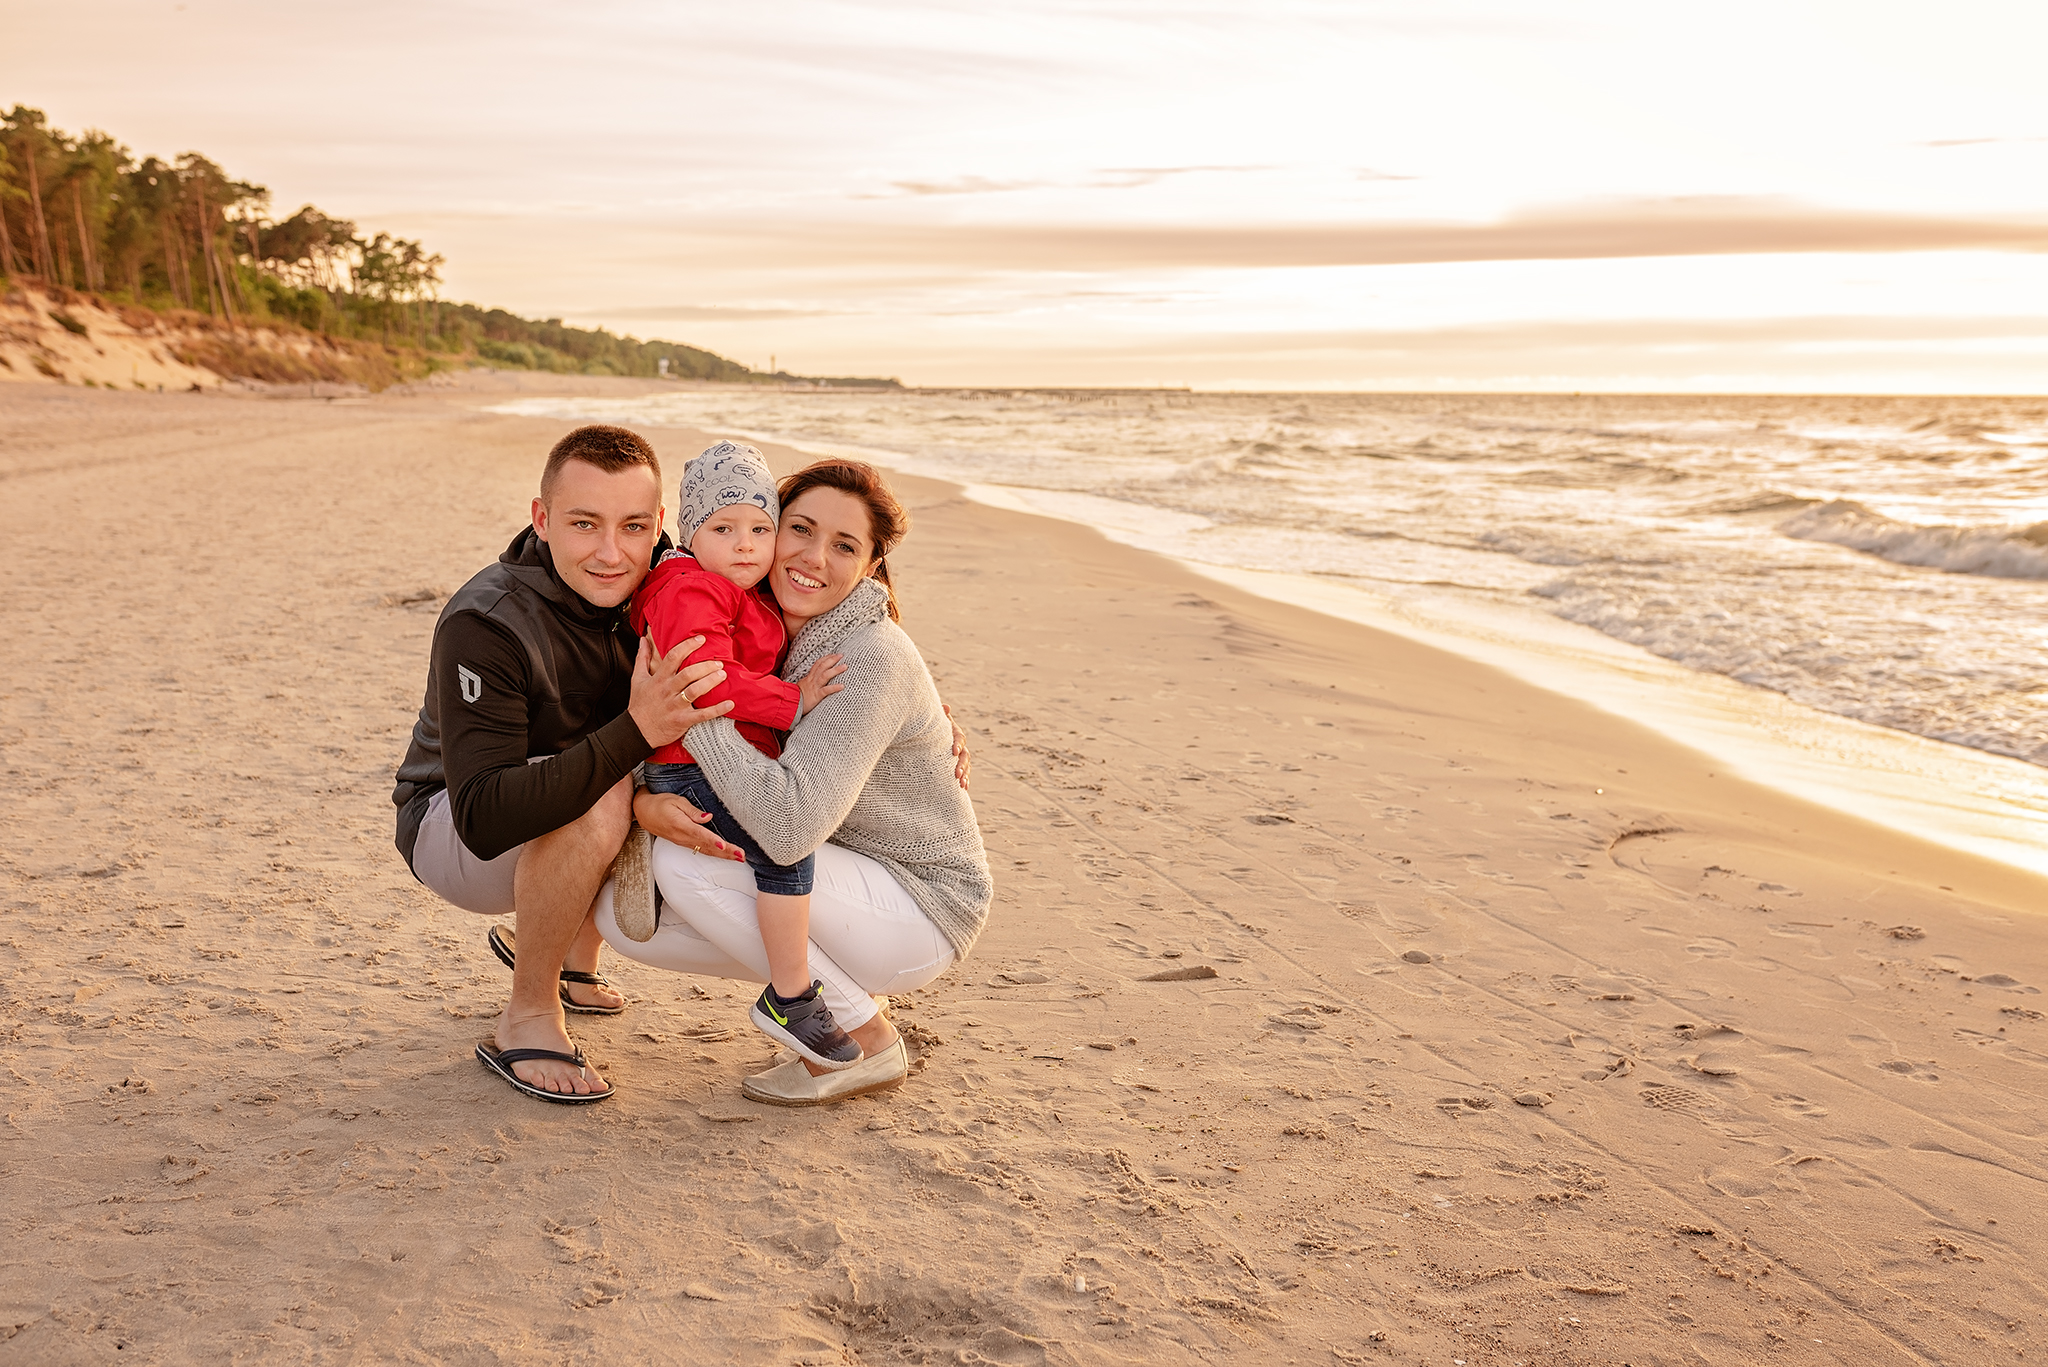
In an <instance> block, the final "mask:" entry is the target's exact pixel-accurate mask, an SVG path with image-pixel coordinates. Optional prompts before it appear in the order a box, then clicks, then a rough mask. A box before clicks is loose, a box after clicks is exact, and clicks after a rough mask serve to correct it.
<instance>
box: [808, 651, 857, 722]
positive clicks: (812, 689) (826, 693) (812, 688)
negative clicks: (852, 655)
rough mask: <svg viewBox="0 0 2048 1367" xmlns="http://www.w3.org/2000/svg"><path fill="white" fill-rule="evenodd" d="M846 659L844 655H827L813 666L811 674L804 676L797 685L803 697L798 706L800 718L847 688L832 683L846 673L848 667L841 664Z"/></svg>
mask: <svg viewBox="0 0 2048 1367" xmlns="http://www.w3.org/2000/svg"><path fill="white" fill-rule="evenodd" d="M845 658H846V657H845V656H843V655H827V656H825V657H824V658H823V659H821V660H819V661H818V662H817V663H816V664H814V665H812V666H811V672H810V673H808V674H806V675H804V677H803V682H802V683H799V684H798V685H797V688H798V690H799V691H800V692H801V693H802V695H803V696H802V697H801V698H800V699H798V701H797V705H796V714H797V715H798V716H799V717H807V716H809V715H810V714H811V709H812V708H814V707H816V706H817V705H818V704H819V703H821V702H823V701H824V700H825V699H827V698H829V697H831V696H832V695H833V694H834V693H837V692H838V691H839V690H840V689H842V688H844V687H845V686H846V685H844V684H836V683H833V682H832V681H833V680H834V679H836V678H838V677H839V676H840V675H841V674H844V673H845V672H846V666H845V665H843V664H841V663H840V661H841V660H843V659H845Z"/></svg>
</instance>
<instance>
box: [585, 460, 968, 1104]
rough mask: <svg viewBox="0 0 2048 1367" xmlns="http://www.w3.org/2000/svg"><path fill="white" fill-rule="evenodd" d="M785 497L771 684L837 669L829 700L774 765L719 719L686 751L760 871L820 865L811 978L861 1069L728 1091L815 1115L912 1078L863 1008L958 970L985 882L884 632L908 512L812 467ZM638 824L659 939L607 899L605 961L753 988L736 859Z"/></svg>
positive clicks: (748, 922)
mask: <svg viewBox="0 0 2048 1367" xmlns="http://www.w3.org/2000/svg"><path fill="white" fill-rule="evenodd" d="M779 492H780V495H781V500H782V521H781V524H780V526H779V528H778V530H777V533H776V540H775V559H774V565H773V568H772V569H771V570H770V571H769V584H770V586H771V588H772V590H773V592H774V595H775V601H776V604H777V605H778V606H779V607H780V608H781V609H782V616H783V623H784V625H785V626H786V627H787V628H788V630H789V634H790V638H791V646H790V650H789V656H788V658H787V660H786V661H785V662H784V664H783V676H784V677H785V678H789V677H801V676H802V675H803V674H804V673H805V672H806V671H808V670H809V669H810V668H811V666H812V665H813V664H814V663H817V662H818V661H820V660H824V659H828V657H831V656H838V657H840V658H841V659H842V661H843V665H844V670H845V672H844V673H843V674H842V675H840V676H839V680H838V681H839V683H840V685H841V686H842V691H841V692H839V693H838V694H837V695H836V696H834V697H831V698H828V699H826V700H825V701H823V702H821V703H820V704H819V705H818V706H817V707H816V708H815V709H814V710H813V711H812V712H810V713H809V714H807V715H806V716H805V717H804V719H803V720H802V722H800V723H799V724H798V726H797V728H796V729H795V730H794V731H792V732H791V733H790V737H789V742H788V744H787V745H786V746H785V747H784V749H783V752H782V756H781V758H780V759H770V758H768V757H767V756H766V755H763V754H762V753H761V752H760V751H759V750H757V749H755V748H754V747H753V746H752V745H751V744H749V743H748V742H747V741H746V740H745V739H744V738H743V737H741V736H740V735H739V733H738V732H737V730H735V729H734V727H733V725H732V723H731V722H729V721H726V720H724V719H723V718H720V719H718V720H715V721H709V722H703V723H700V724H699V725H697V726H695V727H693V728H691V730H690V731H689V733H688V734H687V735H685V736H684V738H683V743H684V745H685V746H687V747H688V749H689V752H690V754H691V755H692V756H693V757H695V758H696V760H697V762H698V764H699V766H700V767H701V768H702V769H703V771H704V775H705V777H706V779H708V780H709V782H710V783H711V786H712V787H713V788H714V789H715V790H716V791H717V793H718V796H719V797H720V798H721V799H723V800H724V802H725V804H726V806H727V807H728V808H729V809H730V810H731V811H732V814H733V815H734V816H735V817H737V818H738V819H739V822H740V824H741V825H743V826H745V827H746V828H747V830H748V831H749V832H750V833H751V834H752V835H753V836H754V838H755V839H756V840H757V841H758V842H759V843H760V845H761V847H762V849H763V850H764V851H765V852H766V853H767V854H768V855H769V857H770V858H772V859H774V860H776V861H777V862H783V863H789V862H794V861H795V860H797V859H800V858H802V857H803V856H804V855H806V854H809V853H811V852H812V851H814V850H815V851H816V853H817V866H816V872H815V879H816V881H815V885H814V888H813V891H812V895H811V973H812V976H813V977H815V978H816V979H817V980H818V981H819V983H820V984H821V986H820V993H821V995H822V996H823V997H824V999H825V1002H826V1004H827V1005H829V1006H830V1007H831V1008H832V1014H833V1016H834V1018H835V1019H837V1020H838V1022H839V1024H840V1027H841V1028H842V1029H844V1030H845V1031H846V1032H847V1033H848V1034H849V1035H851V1036H853V1038H854V1039H855V1040H856V1041H858V1042H859V1044H860V1045H861V1048H862V1050H863V1052H864V1054H865V1057H864V1058H863V1059H862V1060H861V1061H860V1062H859V1063H857V1064H855V1065H854V1066H853V1067H851V1068H847V1069H844V1070H842V1071H839V1072H829V1073H828V1072H823V1071H822V1070H819V1069H815V1068H813V1067H812V1065H810V1064H809V1063H807V1062H806V1061H805V1060H803V1059H794V1060H791V1061H790V1062H788V1063H783V1064H780V1065H778V1066H777V1067H774V1068H771V1069H769V1070H768V1071H767V1072H764V1073H759V1074H756V1075H755V1076H753V1077H750V1078H748V1079H747V1080H746V1083H745V1084H744V1086H743V1087H742V1088H741V1091H742V1092H743V1094H744V1095H746V1096H747V1097H749V1098H751V1099H753V1100H755V1101H764V1102H768V1103H770V1104H774V1105H782V1106H814V1105H819V1104H822V1103H824V1102H828V1101H837V1100H840V1099H842V1098H845V1097H849V1096H858V1095H860V1094H862V1093H864V1092H874V1091H880V1090H882V1089H883V1088H887V1087H894V1086H896V1085H897V1084H899V1083H901V1082H902V1081H903V1079H904V1078H905V1077H907V1076H908V1075H909V1059H908V1055H907V1053H906V1051H905V1049H904V1046H903V1040H902V1037H901V1036H899V1035H898V1034H897V1032H896V1029H895V1027H894V1026H892V1025H890V1023H889V1021H888V1018H887V1017H885V1016H883V1015H882V1014H881V1012H880V1010H879V1009H878V1008H877V1005H876V1003H875V1001H874V998H875V997H876V996H879V995H886V994H888V993H892V992H907V991H909V990H910V989H912V988H915V987H920V986H922V985H923V984H925V983H928V982H930V981H932V980H933V979H934V978H936V977H938V976H939V975H940V974H941V973H944V972H945V971H946V970H947V969H948V968H950V967H952V965H953V964H954V963H956V962H958V961H959V960H960V959H963V958H965V957H966V955H967V952H968V950H969V949H971V948H972V947H973V944H974V940H975V937H976V936H977V935H979V934H980V933H981V928H982V925H983V924H984V923H985V922H986V921H987V919H988V909H989V903H990V901H991V900H992V898H993V896H994V886H993V884H992V882H991V880H990V878H989V871H988V858H987V855H986V854H985V853H984V852H983V850H982V845H981V830H980V828H979V827H978V826H977V825H976V824H975V820H974V808H973V806H972V805H971V804H970V803H969V802H968V800H967V794H966V793H965V792H964V791H963V789H962V787H961V786H960V784H958V783H956V782H955V764H954V753H953V751H954V746H953V727H952V723H951V721H950V720H949V719H948V717H947V715H946V711H945V709H944V707H943V706H941V704H940V702H939V694H938V689H937V688H936V687H935V686H934V685H933V683H932V679H931V674H930V672H929V671H927V670H926V668H925V665H924V660H923V658H922V657H921V656H920V655H919V654H918V653H917V647H916V646H915V645H914V644H912V642H911V640H910V637H908V636H907V635H905V634H904V632H903V629H902V627H900V626H899V625H897V622H898V615H897V610H896V599H895V594H894V592H893V590H892V589H891V586H890V577H889V564H888V556H889V553H890V552H891V551H892V550H894V549H895V548H896V546H897V545H898V544H900V542H901V541H902V538H903V534H904V532H905V531H906V530H907V529H908V518H907V516H906V515H905V513H904V511H903V506H902V504H900V503H898V502H897V501H896V498H895V495H893V494H891V493H890V492H889V489H888V486H887V485H885V484H883V483H882V480H881V477H880V476H879V475H878V474H877V473H876V472H875V470H874V469H873V467H871V466H868V465H863V464H861V463H859V462H857V461H820V462H819V463H817V464H815V465H812V466H810V467H808V468H806V469H804V470H802V471H800V472H799V473H797V474H795V475H792V476H790V477H789V478H788V479H786V480H784V481H783V482H782V485H781V488H780V490H779ZM792 671H794V673H792ZM634 813H635V815H636V816H637V817H638V818H639V820H640V824H641V825H643V826H645V827H646V828H647V829H648V830H650V831H652V832H653V833H654V834H655V835H656V836H657V837H660V838H659V839H657V840H656V842H655V846H654V860H653V862H654V874H655V882H656V884H657V885H658V886H659V887H660V889H661V895H662V904H663V905H662V918H661V924H660V927H659V929H657V930H656V931H655V933H654V937H653V938H652V939H650V940H648V941H647V942H645V943H644V944H639V943H635V942H634V941H631V940H628V939H626V938H625V937H624V936H623V935H620V934H619V933H618V931H617V927H616V923H615V922H614V921H613V919H612V916H611V909H610V903H609V900H608V898H600V906H599V911H598V918H597V919H598V925H599V928H600V929H601V930H602V931H603V932H604V935H605V938H606V939H607V940H609V941H610V942H611V945H612V947H613V948H614V949H616V950H618V952H619V953H621V954H624V955H625V956H626V957H627V958H630V959H635V960H638V961H639V962H641V963H645V964H650V965H653V966H655V967H658V968H668V969H673V970H676V971H678V972H684V973H698V974H707V975H713V976H720V977H731V978H740V979H744V980H746V981H749V982H766V981H767V978H768V961H767V956H766V953H765V952H764V951H763V949H762V947H761V931H760V926H759V923H758V922H757V921H756V920H755V917H754V880H753V875H752V874H751V873H749V872H748V870H747V867H746V865H745V864H744V863H740V862H736V860H735V853H734V852H732V851H730V849H729V847H721V845H720V842H719V841H718V840H717V838H716V837H715V836H712V835H711V833H710V832H708V831H705V830H704V829H703V828H702V827H701V826H700V825H698V824H697V822H698V821H699V820H700V819H701V817H700V814H699V813H697V812H696V811H695V810H694V809H693V808H691V807H690V806H689V804H688V803H686V802H684V801H683V800H682V799H681V798H679V797H675V796H672V795H667V794H657V793H646V792H643V793H640V794H639V795H638V796H637V798H636V799H635V802H634ZM827 840H829V841H830V842H831V843H829V844H827V843H825V842H826V841H827ZM713 851H716V852H715V853H714V852H713Z"/></svg>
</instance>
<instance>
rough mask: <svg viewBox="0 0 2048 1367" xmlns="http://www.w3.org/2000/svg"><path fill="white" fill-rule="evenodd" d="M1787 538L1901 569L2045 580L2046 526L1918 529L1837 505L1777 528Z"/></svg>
mask: <svg viewBox="0 0 2048 1367" xmlns="http://www.w3.org/2000/svg"><path fill="white" fill-rule="evenodd" d="M1778 530H1779V531H1781V532H1783V533H1784V534H1785V535H1786V536H1792V537H1797V538H1799V539H1800V540H1802V541H1826V542H1831V543H1832V544H1834V545H1837V546H1847V547H1849V548H1850V549H1851V550H1858V551H1867V552H1869V553H1870V554H1871V555H1876V556H1881V557H1883V558H1884V559H1886V560H1890V561H1892V562H1893V563H1895V564H1900V565H1921V566H1925V567H1926V568H1928V569H1935V570H1946V571H1948V572H1949V573H1951V574H1984V575H1990V576H1992V577H1993V578H1997V579H2048V522H2036V523H2034V524H2033V525H2032V526H2031V527H1945V526H1932V527H1926V526H1916V525H1914V524H1913V523H1910V522H1900V521H1898V520H1897V519H1895V518H1889V517H1886V516H1885V515H1884V514H1883V513H1879V512H1873V511H1872V510H1870V509H1869V508H1866V507H1864V506H1863V505H1862V504H1861V503H1855V502H1851V501H1849V500H1847V499H1835V500H1833V501H1831V502H1828V503H1820V504H1816V505H1815V506H1813V507H1811V508H1808V509H1806V510H1805V511H1804V512H1801V513H1795V514H1794V515H1793V516H1791V517H1788V518H1786V519H1785V520H1784V521H1783V522H1781V523H1779V524H1778Z"/></svg>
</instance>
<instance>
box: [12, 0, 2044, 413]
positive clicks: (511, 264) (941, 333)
mask: <svg viewBox="0 0 2048 1367" xmlns="http://www.w3.org/2000/svg"><path fill="white" fill-rule="evenodd" d="M0 19H4V25H0V26H4V29H5V31H6V32H7V34H8V41H7V42H6V43H5V44H4V47H0V103H5V104H9V105H11V104H13V103H15V102H21V103H25V104H29V105H32V106H35V107H38V108H41V109H44V110H45V111H46V112H47V113H48V114H49V116H50V118H51V121H52V122H53V123H54V124H56V125H57V126H58V127H60V128H64V129H66V130H69V131H74V132H75V131H78V130H80V129H82V128H85V127H98V128H104V129H106V130H107V131H108V132H111V133H113V134H114V135H115V136H116V137H117V138H119V139H120V140H121V141H123V142H124V143H126V144H127V145H128V146H129V147H131V148H133V149H134V150H135V151H136V152H137V153H155V154H158V155H165V156H168V155H174V154H176V153H178V152H182V151H186V150H199V151H203V152H205V153H207V154H208V155H210V156H212V157H213V158H214V159H215V160H216V161H218V162H220V163H221V164H222V165H223V166H225V167H226V168H227V170H228V171H229V172H230V173H231V174H234V175H236V176H239V177H241V178H244V179H248V180H253V181H257V182H259V183H262V184H264V185H266V186H268V187H269V188H270V190H271V191H272V194H273V203H274V208H275V211H276V212H277V213H278V215H279V216H283V215H285V214H288V213H290V212H291V211H292V210H293V209H295V208H297V207H298V206H299V205H300V204H302V203H306V202H312V203H317V204H318V205H320V206H321V208H323V209H324V210H326V211H327V212H329V213H331V214H335V215H339V216H341V217H345V218H350V219H353V220H354V221H356V222H357V223H359V224H360V225H362V226H363V227H365V228H369V229H385V230H388V231H392V232H395V233H398V234H399V235H401V236H406V237H417V238H421V239H423V240H424V241H425V242H426V244H427V245H428V247H429V248H431V249H432V250H435V251H438V252H441V253H442V254H444V255H445V256H446V258H447V265H446V267H445V270H444V275H445V279H446V283H445V286H444V288H443V295H444V297H446V298H450V299H460V300H469V301H473V302H477V303H483V304H488V305H497V306H502V307H505V308H510V309H513V310H514V311H517V312H521V313H525V314H528V315H532V316H541V317H554V316H559V317H562V318H564V319H566V320H567V321H569V322H572V323H579V324H583V325H603V326H608V327H612V328H614V329H617V330H622V331H627V332H631V333H633V334H635V335H638V336H643V337H647V336H659V337H664V338H669V339H672V340H677V341H683V342H688V343H691V344H694V345H698V346H703V347H706V348H709V349H711V350H714V351H718V352H720V353H722V354H725V355H728V356H731V357H733V358H734V359H736V360H739V361H742V362H745V363H747V364H750V365H755V366H766V365H768V364H769V363H770V360H771V358H773V360H774V362H775V363H776V364H777V365H779V366H780V367H781V368H782V369H785V370H789V371H793V372H797V373H803V374H814V375H893V376H897V377H900V378H901V379H902V380H904V381H905V382H906V383H911V384H923V385H977V386H978V385H1018V386H1023V385H1103V386H1125V385H1188V386H1192V387H1196V388H1205V389H1210V388H1217V389H1220V388H1235V389H1265V390H1270V389H1359V390H1390V389H1391V390H1435V389H1447V390H1584V391H1600V390H1623V391H1637V392H1641V391H1708V392H1836V393H1839V392H1918V393H1926V392H1934V393H2021V394H2040V393H2048V82H2044V81H2043V80H2042V79H2041V78H2040V72H2039V57H2040V54H2041V53H2042V52H2044V51H2048V6H2044V5H2041V4H2039V3H2018V2H2006V0H2000V2H1998V3H1990V2H1987V0H1949V2H1948V3H1945V4H1943V5H1941V6H1938V7H1936V6H1929V5H1926V4H1924V3H1917V4H1911V5H1908V4H1901V3H1890V2H1889V0H1857V2H1855V3H1832V2H1828V3H1822V2H1820V0H1770V3H1757V2H1754V0H1724V2H1723V3H1720V4H1718V5H1715V6H1711V7H1709V6H1700V5H1697V4H1688V5H1680V4H1675V3H1660V2H1659V0H1631V2H1630V3H1610V2H1609V0H1572V3H1569V4H1565V3H1558V0H1549V3H1533V2H1529V3H1499V2H1495V0H1351V2H1350V3H1328V2H1326V0H1256V3H1252V2H1251V0H1216V2H1215V3H1209V4H1196V3H1170V2H1168V0H1158V2H1157V3H1154V2H1153V0H1122V2H1121V3H1117V2H1115V0H1108V2H1101V0H1099V2H1098V3H1085V4H1084V3H1061V2H1059V0H1008V2H1006V0H963V2H960V3H954V2H953V0H931V2H930V3H884V2H880V0H868V2H864V0H782V3H778V4H775V5H760V6H743V5H732V4H710V3H698V0H669V2H668V3H651V2H650V0H586V3H583V4H578V5H574V6H570V5H562V4H559V3H522V2H520V0H505V2H501V3H491V4H482V3H477V4H465V3H436V0H426V2H425V3H419V2H418V0H415V3H411V4H404V5H400V4H396V3H389V2H388V0H357V2H356V3H353V4H351V5H349V6H347V7H345V8H344V9H342V10H338V11H337V10H333V9H331V8H322V7H305V6H277V5H275V4H257V3H254V2H253V0H184V3H175V2H173V3H163V2H161V0H67V3H65V4H63V5H40V6H31V5H28V4H26V3H23V2H22V0H4V4H0Z"/></svg>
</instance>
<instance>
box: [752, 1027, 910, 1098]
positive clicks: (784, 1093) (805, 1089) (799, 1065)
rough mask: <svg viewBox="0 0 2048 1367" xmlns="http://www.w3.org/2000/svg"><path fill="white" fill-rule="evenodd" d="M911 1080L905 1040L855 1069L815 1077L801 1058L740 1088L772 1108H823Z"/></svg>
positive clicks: (781, 1065)
mask: <svg viewBox="0 0 2048 1367" xmlns="http://www.w3.org/2000/svg"><path fill="white" fill-rule="evenodd" d="M909 1076H910V1051H909V1050H908V1049H907V1048H906V1047H905V1046H904V1043H903V1037H902V1036H901V1035H898V1036H897V1037H896V1042H895V1043H894V1044H892V1045H890V1046H889V1047H888V1048H887V1049H884V1050H883V1051H882V1052H881V1053H879V1054H870V1055H868V1056H867V1057H866V1058H864V1059H862V1060H861V1061H860V1062H859V1063H856V1064H854V1065H853V1066H852V1067H851V1068H844V1069H841V1070H840V1071H839V1072H836V1073H825V1074H822V1075H821V1076H818V1077H812V1076H811V1071H810V1069H808V1068H806V1067H804V1061H803V1060H802V1059H800V1058H796V1059H791V1060H790V1061H789V1062H787V1063H779V1064H777V1065H776V1066H775V1067H773V1068H770V1069H769V1070H768V1071H767V1072H765V1073H756V1074H754V1075H753V1076H752V1077H750V1078H748V1079H747V1080H746V1081H745V1082H742V1083H741V1084H740V1095H741V1096H743V1097H745V1098H746V1099H747V1100H749V1101H758V1102H761V1103H762V1104H764V1105H768V1106H823V1105H826V1104H828V1103H830V1102H834V1101H844V1100H846V1099H847V1098H848V1097H855V1096H865V1095H867V1094H868V1093H869V1092H885V1091H887V1090H889V1089H890V1088H891V1087H900V1086H902V1085H903V1079H905V1078H907V1077H909Z"/></svg>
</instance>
